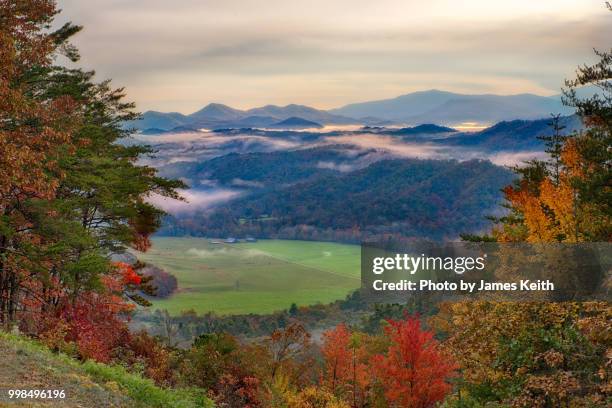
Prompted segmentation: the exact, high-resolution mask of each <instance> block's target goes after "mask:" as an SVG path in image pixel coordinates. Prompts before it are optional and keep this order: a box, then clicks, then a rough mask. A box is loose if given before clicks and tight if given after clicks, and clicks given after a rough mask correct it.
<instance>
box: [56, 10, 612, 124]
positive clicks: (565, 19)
mask: <svg viewBox="0 0 612 408" xmlns="http://www.w3.org/2000/svg"><path fill="white" fill-rule="evenodd" d="M604 3H605V2H604V1H602V0H511V1H510V0H508V1H493V0H376V1H372V0H302V1H295V0H172V1H168V0H98V1H95V2H93V1H83V0H59V1H58V4H59V7H60V8H61V9H62V10H63V11H62V13H61V14H60V15H59V16H58V19H57V24H61V23H63V22H65V21H72V22H74V23H76V24H80V25H83V26H84V30H83V31H82V32H81V33H79V34H78V36H77V37H75V39H74V41H73V43H74V44H75V45H77V46H78V47H79V48H80V51H81V56H82V59H81V61H80V66H82V67H84V68H86V69H94V70H95V71H96V72H97V74H98V78H99V79H100V80H102V79H106V78H112V80H113V83H114V84H115V86H124V87H126V91H127V94H128V97H129V99H130V100H133V101H135V102H136V103H137V108H138V109H139V110H141V111H145V110H159V111H176V112H182V113H191V112H193V111H196V110H198V109H200V108H201V107H203V106H204V105H206V104H208V103H211V102H216V103H224V104H227V105H230V106H233V107H236V108H241V109H244V108H251V107H255V106H262V105H266V104H276V105H286V104H290V103H298V104H305V105H309V106H313V107H317V108H320V109H329V108H335V107H340V106H342V105H345V104H347V103H353V102H362V101H368V100H375V99H385V98H391V97H395V96H399V95H402V94H406V93H409V92H414V91H420V90H427V89H441V90H446V91H453V92H461V93H469V94H479V93H495V94H517V93H534V94H539V95H553V94H557V93H559V91H560V87H561V86H562V84H563V80H564V79H565V78H568V77H571V76H572V74H573V72H574V70H575V68H576V66H577V65H579V64H582V63H589V62H594V61H596V59H595V57H594V56H593V52H592V50H593V48H600V49H607V48H608V49H609V48H610V46H611V44H610V38H612V17H611V16H610V14H611V13H610V12H607V11H606V9H605V6H604Z"/></svg>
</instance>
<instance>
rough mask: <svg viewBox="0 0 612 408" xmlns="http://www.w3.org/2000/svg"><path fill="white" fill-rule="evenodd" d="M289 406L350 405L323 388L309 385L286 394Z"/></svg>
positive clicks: (333, 407)
mask: <svg viewBox="0 0 612 408" xmlns="http://www.w3.org/2000/svg"><path fill="white" fill-rule="evenodd" d="M286 401H287V408H349V405H348V404H347V403H346V402H344V401H342V400H339V399H338V398H336V397H335V396H334V395H333V394H331V393H330V392H328V391H325V390H324V389H322V388H316V387H308V388H306V389H304V390H303V391H300V392H298V393H288V394H287V395H286Z"/></svg>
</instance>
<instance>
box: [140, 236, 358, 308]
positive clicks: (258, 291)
mask: <svg viewBox="0 0 612 408" xmlns="http://www.w3.org/2000/svg"><path fill="white" fill-rule="evenodd" d="M137 255H138V258H139V259H140V260H142V261H145V262H148V263H150V264H153V265H157V266H159V267H161V268H163V269H165V270H166V271H168V272H170V273H172V274H174V275H175V276H176V278H177V279H178V284H179V289H178V291H177V292H176V293H175V294H173V295H172V296H171V297H170V298H167V299H163V300H158V301H154V302H153V303H154V305H153V308H159V309H167V310H168V311H169V312H170V313H172V314H178V313H180V312H181V311H183V310H188V309H194V310H195V311H197V312H198V313H203V312H208V311H214V312H216V313H219V314H239V313H269V312H273V311H276V310H282V309H287V308H289V306H290V305H291V303H296V304H298V305H311V304H315V303H318V302H320V303H329V302H332V301H334V300H337V299H342V298H344V297H345V296H346V295H347V294H348V293H349V292H350V291H351V290H353V289H356V288H358V287H359V285H360V248H359V246H357V245H345V244H337V243H330V242H310V241H283V240H263V241H258V242H255V243H239V244H212V243H210V242H209V240H208V239H204V238H170V237H160V238H154V239H153V247H152V248H151V249H150V250H149V251H148V252H147V253H144V254H142V253H138V254H137Z"/></svg>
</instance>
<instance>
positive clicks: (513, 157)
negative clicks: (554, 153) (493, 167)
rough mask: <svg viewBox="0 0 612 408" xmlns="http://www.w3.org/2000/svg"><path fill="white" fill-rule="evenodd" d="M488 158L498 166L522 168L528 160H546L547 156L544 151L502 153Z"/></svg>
mask: <svg viewBox="0 0 612 408" xmlns="http://www.w3.org/2000/svg"><path fill="white" fill-rule="evenodd" d="M487 158H488V159H489V160H491V162H493V163H494V164H497V165H498V166H516V165H519V166H520V165H521V163H524V162H526V161H528V160H533V159H538V160H544V159H545V158H547V155H546V153H544V152H542V151H525V152H501V153H495V154H493V155H489V156H488V157H487Z"/></svg>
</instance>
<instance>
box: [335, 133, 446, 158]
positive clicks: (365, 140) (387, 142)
mask: <svg viewBox="0 0 612 408" xmlns="http://www.w3.org/2000/svg"><path fill="white" fill-rule="evenodd" d="M325 139H326V141H327V142H329V143H332V144H339V143H341V144H349V145H353V146H357V147H359V148H361V149H364V150H369V149H376V150H379V151H386V152H388V153H390V154H391V155H395V156H400V157H415V158H422V159H434V158H435V159H444V158H451V157H452V154H451V152H450V151H449V149H448V148H446V147H441V146H437V145H433V144H427V143H407V142H403V141H402V140H401V139H399V138H397V137H393V136H387V135H374V134H370V133H364V134H359V135H342V136H329V137H326V138H325Z"/></svg>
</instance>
